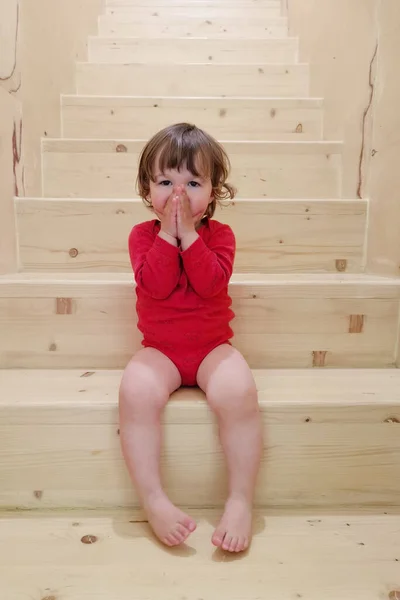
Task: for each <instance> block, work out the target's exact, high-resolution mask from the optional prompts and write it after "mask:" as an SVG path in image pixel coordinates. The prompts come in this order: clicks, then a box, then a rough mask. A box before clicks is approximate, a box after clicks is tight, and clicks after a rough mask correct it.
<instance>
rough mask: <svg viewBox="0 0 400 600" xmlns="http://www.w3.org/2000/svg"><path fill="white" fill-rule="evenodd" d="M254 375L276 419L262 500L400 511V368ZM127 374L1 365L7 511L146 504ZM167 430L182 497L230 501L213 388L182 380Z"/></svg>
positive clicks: (267, 418)
mask: <svg viewBox="0 0 400 600" xmlns="http://www.w3.org/2000/svg"><path fill="white" fill-rule="evenodd" d="M254 374H255V380H256V384H257V389H258V394H259V403H260V407H261V412H262V417H263V422H264V428H265V429H264V431H265V448H264V456H263V461H262V467H261V471H260V477H259V481H258V486H257V493H256V505H257V506H268V507H273V506H276V507H290V508H291V509H292V510H294V511H297V510H299V509H301V508H302V507H315V508H317V507H318V508H325V509H331V510H335V509H337V508H347V509H350V508H351V509H354V510H360V509H361V508H364V509H366V508H373V507H380V508H382V507H397V508H398V509H400V501H399V498H400V435H399V431H400V425H399V422H400V372H399V371H398V370H391V371H382V370H357V371H353V370H339V371H330V372H326V371H324V372H322V371H306V370H294V371H292V370H283V371H274V370H267V371H255V372H254ZM121 375H122V373H121V372H120V371H91V370H90V371H87V370H80V371H76V370H73V371H70V370H67V371H65V370H63V371H57V370H50V371H46V370H44V371H40V370H39V371H24V370H22V371H21V370H11V371H7V370H6V371H0V428H1V440H2V445H3V448H4V451H3V452H2V453H1V455H0V456H1V458H0V461H1V468H0V482H1V485H0V506H1V507H2V508H10V509H14V510H15V509H16V508H17V509H32V508H39V509H40V508H42V509H44V508H46V509H50V508H82V507H86V508H91V509H94V508H105V507H123V506H137V498H136V495H135V492H134V489H133V486H132V484H131V482H130V479H129V476H128V474H127V470H126V467H125V464H124V461H123V458H122V452H121V448H120V439H119V436H118V428H119V422H118V409H117V406H118V387H119V383H120V380H121ZM164 427H165V446H164V448H163V458H162V469H163V478H164V481H165V486H166V490H167V492H168V494H169V496H170V497H171V499H172V501H174V502H177V503H179V505H181V506H197V507H214V506H221V505H222V504H223V502H224V499H225V494H226V472H225V468H224V462H223V456H222V453H221V450H220V446H219V442H218V436H217V435H216V431H215V419H214V417H213V415H212V414H211V412H210V410H209V409H208V407H207V405H206V403H205V401H204V395H203V394H202V393H201V392H200V391H199V390H197V389H194V388H192V389H190V388H181V389H180V390H179V391H178V392H176V393H175V394H174V395H173V397H172V399H171V402H170V403H169V404H168V405H167V408H166V411H165V414H164ZM85 533H87V534H90V533H94V532H91V531H87V532H85ZM2 537H3V536H2ZM360 541H364V540H360ZM41 559H43V557H41ZM246 597H247V596H246ZM264 597H265V596H264Z"/></svg>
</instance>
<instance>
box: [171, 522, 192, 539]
mask: <svg viewBox="0 0 400 600" xmlns="http://www.w3.org/2000/svg"><path fill="white" fill-rule="evenodd" d="M174 533H175V535H179V537H180V538H181V542H183V541H184V540H186V538H187V537H188V536H189V534H190V531H189V530H188V529H187V528H186V527H184V526H183V525H181V524H180V523H178V524H177V525H176V527H175V531H174Z"/></svg>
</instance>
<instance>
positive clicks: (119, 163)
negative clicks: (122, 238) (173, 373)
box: [42, 138, 343, 199]
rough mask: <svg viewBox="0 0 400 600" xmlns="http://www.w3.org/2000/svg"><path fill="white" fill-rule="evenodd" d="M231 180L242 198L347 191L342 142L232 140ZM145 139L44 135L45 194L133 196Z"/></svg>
mask: <svg viewBox="0 0 400 600" xmlns="http://www.w3.org/2000/svg"><path fill="white" fill-rule="evenodd" d="M221 141H222V143H223V145H224V148H225V149H226V151H227V152H228V155H229V158H230V161H231V164H232V173H231V176H230V178H229V180H230V182H231V183H232V184H234V185H235V186H236V187H237V188H238V197H241V198H267V197H268V198H307V199H313V198H316V199H321V198H322V199H324V198H328V199H332V198H338V197H340V195H341V164H342V161H341V159H342V155H341V153H342V148H343V144H342V143H341V142H230V141H226V142H225V141H223V140H221ZM145 143H146V141H145V140H143V139H142V140H76V139H50V138H45V139H43V140H42V160H43V165H42V167H43V195H44V196H47V197H55V198H63V197H65V196H68V197H78V198H84V197H88V198H99V197H102V198H132V196H133V195H134V194H135V182H136V175H137V171H136V169H137V163H138V159H139V155H140V152H141V150H142V148H143V146H144V145H145Z"/></svg>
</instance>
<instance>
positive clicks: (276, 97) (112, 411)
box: [0, 0, 400, 600]
mask: <svg viewBox="0 0 400 600" xmlns="http://www.w3.org/2000/svg"><path fill="white" fill-rule="evenodd" d="M105 4H106V5H105V7H104V14H102V15H100V16H99V35H98V36H97V37H89V39H88V62H86V63H78V64H77V65H76V92H77V93H76V95H64V96H62V97H61V99H60V103H61V119H62V132H63V133H62V137H61V138H60V139H49V138H44V139H43V140H42V184H43V188H42V192H43V194H42V197H40V198H30V197H19V198H15V206H16V215H17V233H18V243H19V264H20V270H19V272H18V273H14V274H9V275H4V276H1V277H0V319H1V336H0V364H1V366H2V367H3V370H1V371H0V427H1V433H2V435H1V440H2V442H1V446H0V448H1V451H0V457H1V458H0V460H1V468H0V509H1V510H2V515H1V520H0V558H1V561H0V562H1V566H0V592H2V593H0V597H1V599H2V600H3V598H4V600H22V599H23V598H28V597H29V598H34V600H89V599H91V598H96V599H97V598H98V599H103V598H104V600H105V599H107V600H109V599H115V600H125V599H128V598H129V599H132V598H134V599H137V600H147V599H149V600H150V599H151V600H158V599H160V600H161V599H162V600H175V599H176V598H180V599H182V600H183V598H185V599H187V600H200V599H201V598H202V599H203V600H217V599H218V600H228V599H229V600H256V599H258V598H271V599H272V598H274V599H276V600H286V599H292V598H305V599H307V600H317V599H318V600H320V598H321V596H323V597H324V600H350V599H351V600H366V599H368V600H375V599H376V598H391V599H392V600H396V598H400V592H397V591H396V590H399V589H400V568H399V565H397V564H396V563H397V562H398V561H399V559H400V535H399V534H400V516H399V508H400V435H399V434H400V425H399V423H400V372H399V371H398V370H397V369H396V367H397V366H398V365H397V361H398V344H399V322H400V321H399V319H400V279H390V278H383V277H378V276H374V275H373V274H369V273H365V272H364V265H365V253H366V247H365V240H366V232H367V227H368V218H367V217H368V204H369V203H368V200H367V199H359V198H356V197H353V198H347V197H343V193H342V184H341V178H342V150H343V144H342V143H341V142H340V141H333V140H326V139H324V127H323V124H324V99H323V98H313V97H310V94H309V68H308V65H307V64H302V63H300V62H299V52H298V39H296V38H293V37H289V36H288V24H287V17H286V15H285V14H284V11H283V8H282V7H281V5H280V2H279V0H235V2H234V4H233V5H232V1H231V0H230V1H228V0H106V3H105ZM180 121H189V122H194V123H195V124H196V125H198V126H200V127H203V128H205V129H206V130H207V131H208V132H210V133H211V134H212V135H214V136H215V137H216V138H217V139H219V140H220V141H222V143H223V144H224V146H225V148H226V150H227V151H228V154H229V156H230V159H231V162H232V175H231V177H230V181H231V182H232V183H233V184H235V185H236V186H237V187H238V189H239V193H238V197H237V198H236V199H235V200H234V201H233V202H232V203H226V205H225V206H223V207H222V208H220V209H218V211H217V214H216V218H217V219H218V220H220V221H223V222H225V223H228V224H229V225H231V226H232V228H233V229H234V231H235V234H236V237H237V247H238V248H237V258H236V263H235V272H234V275H233V277H232V281H231V284H230V293H231V296H232V299H233V308H234V310H235V313H236V319H235V321H234V322H233V329H234V332H235V339H234V343H235V345H236V346H237V347H238V349H239V350H240V351H241V352H242V353H243V354H244V355H245V357H246V359H247V360H248V362H249V364H250V366H251V367H252V368H253V369H254V373H255V377H256V382H257V387H258V390H259V401H260V405H261V408H262V414H263V419H264V423H265V433H266V447H265V454H264V459H263V464H262V469H261V473H260V481H259V486H258V490H257V498H256V502H257V511H258V512H257V519H256V526H255V529H256V536H255V539H254V543H253V546H252V548H251V550H250V552H249V553H248V555H247V556H245V557H244V558H242V561H239V562H236V564H230V563H231V562H233V561H234V560H235V561H237V558H235V559H233V558H232V557H227V556H226V555H224V554H223V553H221V552H220V551H217V552H214V550H213V549H212V547H211V544H210V539H209V538H210V532H211V527H212V523H213V522H214V520H215V518H216V516H217V514H219V513H216V509H218V508H220V507H221V506H222V504H223V501H224V498H225V487H226V478H225V472H224V467H223V459H222V454H221V451H220V448H219V445H218V441H217V433H216V428H215V422H214V419H213V417H212V415H211V413H210V412H209V410H208V408H207V406H206V404H205V402H204V398H203V395H202V394H201V393H200V392H199V391H198V390H188V389H181V390H179V391H178V392H177V393H176V394H174V397H173V399H172V401H171V403H170V404H169V406H168V407H167V410H166V412H165V449H164V455H163V469H164V475H165V483H166V488H167V490H168V493H169V494H170V496H171V498H172V499H173V501H175V502H177V503H179V505H180V506H186V507H189V509H191V510H192V511H193V510H194V512H195V515H196V514H197V516H198V517H199V519H200V526H199V528H198V530H197V532H196V533H195V534H194V536H193V538H190V540H189V544H188V545H187V546H185V547H184V548H181V549H175V550H170V549H165V548H163V547H161V546H159V545H158V544H157V543H156V542H155V541H154V540H153V538H152V537H151V535H150V534H149V531H148V529H147V526H146V525H145V524H143V523H142V521H143V515H142V513H141V511H140V510H139V509H138V506H137V500H136V496H135V493H134V490H133V488H132V484H131V482H130V480H129V477H128V475H127V471H126V469H125V465H124V463H123V459H122V454H121V451H120V446H119V437H118V433H119V432H118V414H117V394H118V385H119V381H120V378H121V372H122V369H123V368H124V366H125V364H126V363H127V361H128V360H129V357H130V356H131V355H132V353H133V352H135V351H136V350H137V349H138V348H139V347H140V341H141V338H140V335H139V332H138V331H137V330H136V315H135V291H134V285H133V277H132V273H131V267H130V264H129V257H128V252H127V238H128V234H129V232H130V230H131V228H132V227H133V225H135V224H136V223H139V222H141V221H143V220H145V219H147V218H152V215H151V213H149V212H148V211H147V210H146V208H145V207H144V206H143V204H142V201H141V200H140V199H139V198H138V197H137V194H136V191H135V179H136V167H137V158H138V155H139V153H140V150H141V148H142V147H143V145H144V144H145V142H146V141H147V139H148V138H149V137H150V136H151V135H152V134H153V133H155V132H156V131H157V130H159V129H160V128H162V127H164V126H166V125H169V124H171V123H173V122H180ZM88 546H90V547H88ZM13 547H14V548H15V552H10V548H13ZM181 558H185V559H186V560H185V561H184V562H182V561H181V560H180V559H181ZM221 562H226V563H227V564H224V565H221V564H220V563H221ZM132 565H133V566H134V568H132ZM154 565H159V566H158V570H157V569H155V567H154ZM183 566H185V567H186V568H185V569H182V567H183ZM99 567H101V570H100V571H99ZM206 569H207V570H206ZM227 570H228V571H229V572H228V571H227ZM245 570H246V573H245ZM396 594H399V595H396Z"/></svg>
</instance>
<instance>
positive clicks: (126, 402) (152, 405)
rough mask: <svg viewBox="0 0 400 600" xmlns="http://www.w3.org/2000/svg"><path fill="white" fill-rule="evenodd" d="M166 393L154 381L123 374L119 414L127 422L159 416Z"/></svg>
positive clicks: (165, 399)
mask: <svg viewBox="0 0 400 600" xmlns="http://www.w3.org/2000/svg"><path fill="white" fill-rule="evenodd" d="M168 397H169V396H168V392H167V390H164V389H163V386H162V385H161V384H159V385H157V382H156V381H154V380H153V381H150V380H147V378H145V377H143V376H140V375H139V374H137V376H136V377H132V376H130V375H129V374H127V373H125V374H124V376H123V377H122V381H121V385H120V388H119V412H120V415H121V418H125V419H127V420H132V419H137V418H143V417H154V416H156V415H159V414H160V413H161V412H162V410H163V409H164V407H165V405H166V403H167V401H168Z"/></svg>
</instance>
